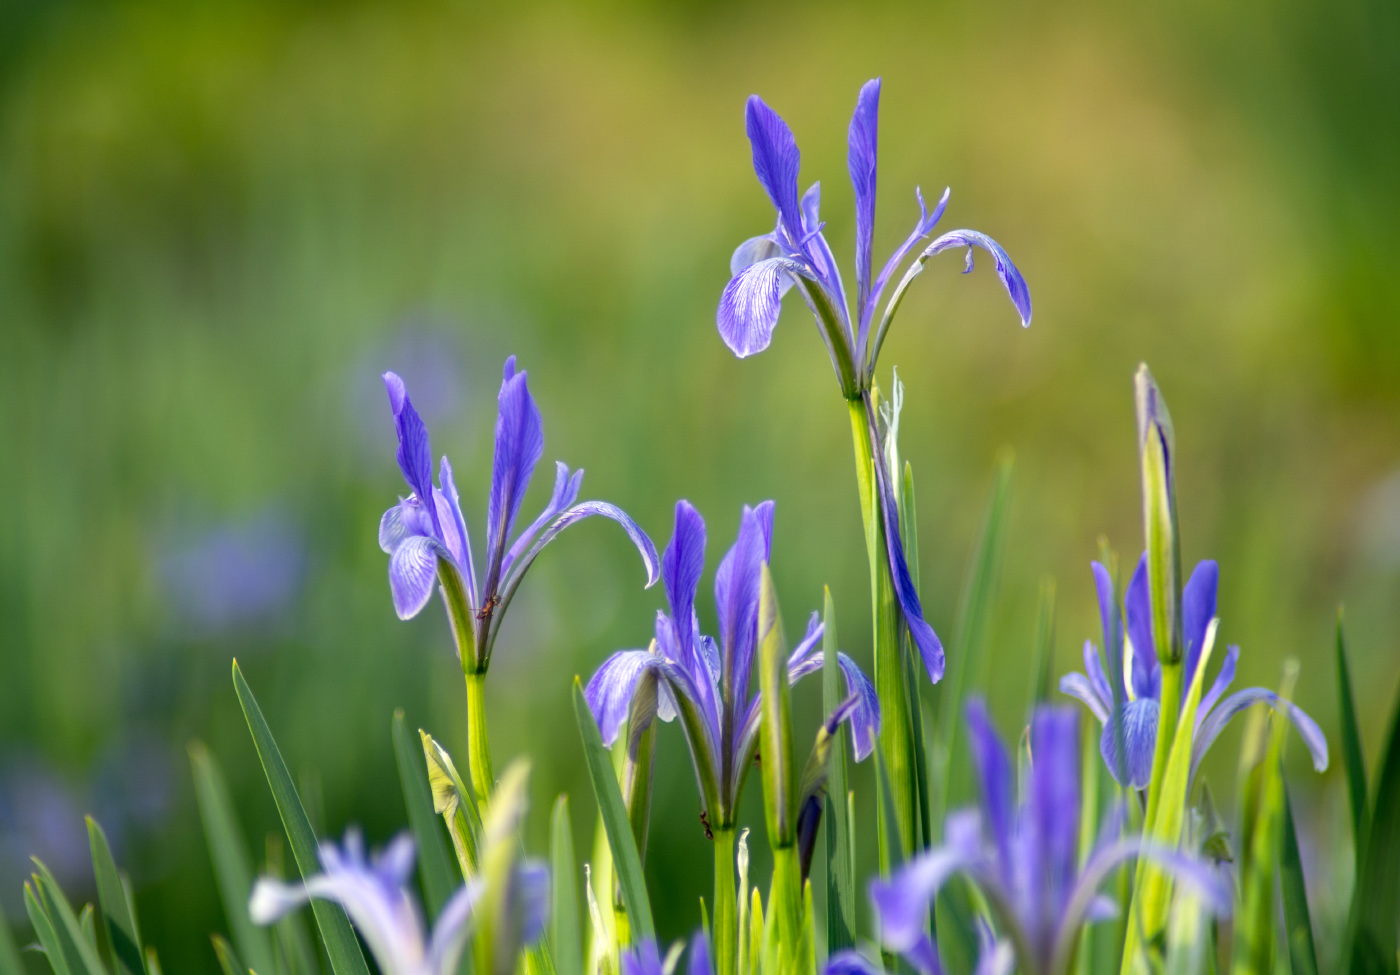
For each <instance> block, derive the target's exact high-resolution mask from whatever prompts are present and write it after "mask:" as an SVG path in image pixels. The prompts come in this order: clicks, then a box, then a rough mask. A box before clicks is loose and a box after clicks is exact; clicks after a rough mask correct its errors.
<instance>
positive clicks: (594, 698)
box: [583, 650, 662, 748]
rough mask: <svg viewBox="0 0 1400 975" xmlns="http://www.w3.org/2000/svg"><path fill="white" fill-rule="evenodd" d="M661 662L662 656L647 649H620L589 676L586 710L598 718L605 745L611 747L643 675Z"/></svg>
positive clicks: (658, 666) (585, 690)
mask: <svg viewBox="0 0 1400 975" xmlns="http://www.w3.org/2000/svg"><path fill="white" fill-rule="evenodd" d="M661 666H662V658H660V657H658V656H657V655H655V654H653V653H649V652H647V651H646V650H619V651H618V652H617V653H614V654H613V655H612V656H610V657H609V658H608V659H607V660H604V661H603V665H602V666H601V667H599V668H598V669H597V670H596V671H595V672H594V674H593V676H592V677H590V678H589V679H588V686H587V687H585V688H584V689H583V698H584V700H585V701H587V702H588V710H590V711H592V712H593V720H595V721H597V722H598V731H599V732H600V733H601V734H602V736H603V744H604V745H607V746H608V747H609V748H611V747H612V745H613V742H615V741H617V735H618V732H619V731H620V730H621V728H622V723H623V722H624V721H626V720H627V712H628V709H630V708H631V707H632V694H633V692H634V691H635V690H636V688H637V682H638V681H639V680H641V678H642V675H643V674H644V673H646V672H647V671H649V670H657V669H659V668H660V667H661Z"/></svg>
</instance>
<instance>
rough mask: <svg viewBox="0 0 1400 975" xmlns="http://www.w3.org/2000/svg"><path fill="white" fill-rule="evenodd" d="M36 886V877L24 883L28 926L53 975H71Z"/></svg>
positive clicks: (61, 946) (56, 934)
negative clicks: (31, 928) (36, 939)
mask: <svg viewBox="0 0 1400 975" xmlns="http://www.w3.org/2000/svg"><path fill="white" fill-rule="evenodd" d="M37 886H38V878H37V877H35V878H31V880H27V881H25V884H24V909H25V911H27V912H28V913H29V924H30V926H31V927H33V928H34V936H35V937H36V938H38V939H39V947H41V948H43V949H44V955H45V957H47V958H48V960H49V967H50V968H52V969H53V970H54V975H71V970H70V969H69V967H68V958H67V956H65V955H64V953H63V945H62V944H61V943H60V942H59V940H58V932H57V931H56V930H54V926H53V921H52V920H51V919H50V917H49V912H48V908H46V907H45V906H44V904H43V902H42V901H41V900H40V898H39V894H38V893H37V892H36V890H35V888H36V887H37Z"/></svg>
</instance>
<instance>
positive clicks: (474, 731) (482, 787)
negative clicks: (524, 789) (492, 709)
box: [466, 672, 496, 808]
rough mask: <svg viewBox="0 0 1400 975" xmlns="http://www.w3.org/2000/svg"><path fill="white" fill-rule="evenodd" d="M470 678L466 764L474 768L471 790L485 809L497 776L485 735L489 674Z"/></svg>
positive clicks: (475, 675)
mask: <svg viewBox="0 0 1400 975" xmlns="http://www.w3.org/2000/svg"><path fill="white" fill-rule="evenodd" d="M466 677H467V761H468V763H469V765H470V767H471V780H472V791H473V792H475V793H476V801H477V803H478V804H479V805H480V806H482V807H483V808H484V807H485V805H486V802H487V800H488V799H490V798H491V790H492V789H493V788H494V787H495V784H496V777H495V775H494V774H493V773H492V771H491V742H490V741H489V739H488V738H487V736H486V674H485V673H484V672H483V673H468V674H467V675H466Z"/></svg>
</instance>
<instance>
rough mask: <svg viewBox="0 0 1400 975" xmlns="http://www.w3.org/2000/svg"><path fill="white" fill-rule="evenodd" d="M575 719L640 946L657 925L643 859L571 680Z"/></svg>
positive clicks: (597, 738) (592, 724) (594, 729)
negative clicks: (643, 869)
mask: <svg viewBox="0 0 1400 975" xmlns="http://www.w3.org/2000/svg"><path fill="white" fill-rule="evenodd" d="M574 716H575V718H576V719H577V720H578V729H579V736H580V737H581V738H582V739H583V755H584V759H585V761H586V762H587V764H588V776H589V779H590V780H591V781H592V782H593V794H594V796H595V797H596V799H597V801H598V814H599V816H600V817H602V821H603V828H604V830H606V832H607V835H608V846H609V848H610V849H611V850H612V856H613V870H614V871H615V872H616V874H617V882H618V884H619V885H621V887H622V901H623V903H624V904H625V905H626V906H627V919H628V922H629V923H630V924H631V929H632V935H633V940H634V941H635V942H637V943H641V942H643V941H647V940H653V941H654V940H655V939H656V926H655V925H654V924H653V923H652V919H651V902H650V901H649V900H648V899H647V888H646V878H645V877H644V876H643V875H642V858H641V855H640V854H639V853H638V852H637V843H636V841H635V840H634V839H633V838H632V824H631V821H630V820H629V819H628V817H627V807H626V806H625V805H623V802H622V790H621V789H620V788H619V787H618V784H617V774H616V773H615V772H614V771H613V765H612V757H611V755H610V754H609V753H608V750H607V748H605V747H604V746H603V736H602V735H601V734H600V733H599V731H598V725H597V723H596V722H595V721H594V720H593V712H592V711H590V710H589V709H588V701H587V700H586V699H585V698H584V696H583V685H582V684H581V683H580V682H579V680H578V678H574Z"/></svg>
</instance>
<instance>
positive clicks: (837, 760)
mask: <svg viewBox="0 0 1400 975" xmlns="http://www.w3.org/2000/svg"><path fill="white" fill-rule="evenodd" d="M822 620H823V621H824V624H825V631H824V632H823V634H822V654H823V658H822V711H823V712H825V713H826V714H830V713H831V712H832V711H834V710H836V706H837V705H838V704H840V703H841V688H840V683H839V682H840V679H841V678H840V676H839V674H840V671H839V669H838V665H837V663H836V648H837V643H836V604H835V603H834V602H833V601H832V599H831V590H830V589H826V590H825V592H824V595H823V599H822ZM850 735H851V733H850V732H849V731H847V730H846V725H845V723H844V722H843V723H842V724H841V725H840V726H839V727H838V728H837V729H836V740H835V741H833V742H832V749H831V772H830V777H829V779H828V780H827V781H828V785H827V799H826V810H825V815H826V947H827V953H828V954H833V953H835V952H837V951H840V950H841V949H842V948H853V947H855V943H856V940H855V929H856V901H855V864H853V863H852V862H851V859H850V856H849V855H848V854H849V851H850V842H849V840H848V837H849V835H850V822H849V821H848V820H847V818H846V747H847V746H846V739H848V738H849V737H850ZM740 900H741V908H742V909H744V910H747V908H748V897H747V892H746V891H743V892H741V897H740ZM739 927H740V930H741V931H742V930H743V924H742V922H741V923H740V925H739Z"/></svg>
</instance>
